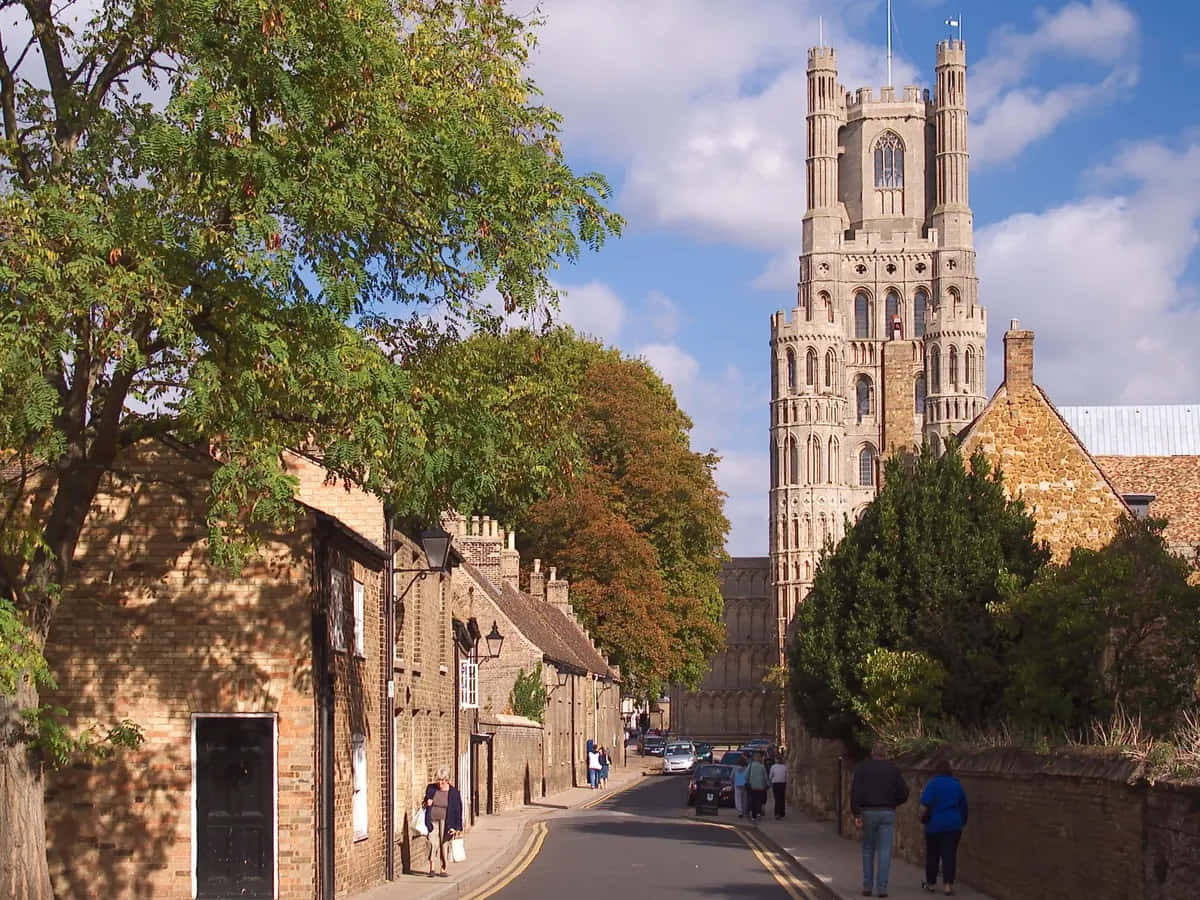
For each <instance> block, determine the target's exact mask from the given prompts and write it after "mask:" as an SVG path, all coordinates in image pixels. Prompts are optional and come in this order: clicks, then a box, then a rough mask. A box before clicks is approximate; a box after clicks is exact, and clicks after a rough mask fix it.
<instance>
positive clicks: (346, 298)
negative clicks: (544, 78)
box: [0, 0, 620, 897]
mask: <svg viewBox="0 0 1200 900" xmlns="http://www.w3.org/2000/svg"><path fill="white" fill-rule="evenodd" d="M0 10H3V14H4V23H3V39H2V43H0V126H2V128H3V139H2V140H0V464H2V470H3V472H4V474H5V479H4V481H3V491H2V495H0V516H3V518H2V519H0V634H2V635H4V636H5V641H6V646H5V647H3V648H0V665H4V664H7V665H8V666H9V667H10V673H9V674H10V675H11V676H12V677H6V678H0V684H3V683H6V682H7V683H8V684H11V685H12V687H13V690H12V691H6V692H4V694H3V695H0V835H3V838H2V839H0V885H3V888H0V890H3V891H4V892H5V893H6V895H8V896H16V897H43V896H49V893H50V885H49V880H48V875H47V867H46V861H45V844H44V831H43V821H42V819H43V812H42V798H41V780H40V773H39V767H38V761H37V760H36V759H34V758H32V757H31V756H30V754H29V753H28V752H27V746H28V745H27V740H26V739H27V736H28V735H27V732H26V729H27V721H28V720H27V719H26V718H25V717H24V716H23V715H22V712H23V711H27V710H31V709H36V708H37V707H38V692H37V682H36V678H34V677H31V675H33V674H36V673H39V671H40V670H39V668H38V664H37V663H38V657H39V654H40V650H41V647H42V646H43V644H44V641H45V639H46V636H47V633H48V632H49V630H50V628H51V627H52V623H53V620H54V616H55V611H56V608H57V598H58V597H59V596H60V595H61V592H62V591H63V590H64V589H67V588H69V586H70V584H71V578H72V564H73V558H74V554H75V547H76V543H77V542H78V540H79V537H80V534H81V530H82V528H83V525H84V522H85V520H86V517H87V514H88V510H89V509H90V507H91V504H92V500H93V498H94V496H95V493H96V490H97V487H98V485H99V484H100V482H101V479H102V478H104V476H105V474H106V473H107V472H109V471H110V470H111V469H112V466H113V464H114V460H116V459H117V457H118V455H119V454H120V452H121V450H122V448H124V447H127V446H129V445H131V444H132V443H134V442H137V441H139V440H141V439H144V438H147V437H152V436H164V437H171V438H174V439H178V440H182V441H187V442H195V441H201V440H203V441H207V442H209V443H210V444H211V445H213V446H214V447H215V448H216V449H217V450H218V451H219V455H218V458H219V459H220V460H221V463H222V464H221V467H220V468H219V469H218V471H217V473H216V476H215V477H214V479H213V482H212V491H211V498H210V537H211V539H212V540H211V546H212V549H213V552H214V554H215V555H216V557H217V558H218V559H219V560H221V561H223V562H225V563H228V564H231V565H237V564H238V563H239V561H240V560H241V559H242V558H243V557H244V554H245V552H246V551H247V550H248V549H250V548H252V547H253V543H254V536H255V534H256V533H257V531H258V529H260V528H261V527H263V526H265V525H278V524H281V523H284V522H286V521H287V520H288V518H289V516H290V515H291V514H292V512H293V510H294V506H293V502H292V485H291V483H290V482H289V480H288V478H287V476H286V475H285V473H284V471H283V469H282V466H281V462H280V453H281V451H282V450H283V449H284V448H286V447H289V446H295V445H297V444H301V443H303V444H306V445H310V446H316V447H319V448H320V450H321V452H322V454H323V456H324V462H325V464H326V466H327V467H328V468H330V469H331V470H332V471H333V472H334V473H336V474H337V475H339V476H344V477H347V478H351V479H353V480H355V481H358V482H359V483H361V484H364V485H365V486H367V487H368V488H369V489H371V490H373V491H376V492H377V493H379V494H380V495H382V496H385V497H386V498H387V499H388V500H389V501H390V502H391V503H392V504H393V505H394V506H396V507H397V508H399V509H402V510H408V511H414V510H421V511H424V512H426V513H427V514H428V513H430V512H432V511H434V510H437V509H439V508H440V507H442V505H443V504H445V503H447V502H459V503H462V504H471V503H474V502H475V496H476V495H477V494H479V493H486V492H488V491H491V490H492V489H493V488H494V487H495V486H496V485H507V486H508V489H509V492H510V493H511V492H512V490H516V487H515V485H516V482H517V480H519V479H517V478H514V477H513V473H514V472H518V473H519V472H520V471H521V470H522V469H525V468H526V467H527V464H528V463H529V462H530V457H528V456H526V455H525V454H524V453H523V451H522V449H521V440H520V437H521V434H522V433H523V432H522V431H521V429H520V425H521V422H522V421H523V420H522V419H521V418H520V417H519V416H517V417H516V422H515V427H513V428H510V427H509V426H510V425H512V424H513V416H512V415H511V414H510V413H506V414H504V415H501V416H499V417H494V418H490V417H489V415H488V412H487V410H485V409H481V408H479V407H478V406H472V404H470V403H467V402H464V403H457V402H450V403H442V404H440V405H439V404H436V403H434V402H433V399H432V398H431V397H430V396H428V395H423V394H422V392H421V390H420V385H419V384H417V383H415V382H414V380H413V378H412V376H411V375H410V374H409V372H408V371H406V369H405V368H404V367H403V366H401V365H396V363H403V362H405V361H406V360H407V359H409V358H410V357H411V356H412V355H413V354H414V353H415V352H419V351H420V349H421V348H422V347H424V346H426V345H428V344H434V345H436V344H437V343H439V342H440V341H442V340H444V339H445V335H446V329H445V328H431V327H430V326H429V324H428V323H430V322H448V323H450V324H451V326H453V324H454V323H461V322H464V321H469V322H471V323H473V324H474V325H475V326H476V327H484V328H486V327H488V326H489V325H491V324H493V322H494V319H495V313H496V311H494V310H491V309H489V308H487V307H485V306H481V305H480V304H479V303H478V302H477V298H478V296H479V295H480V293H481V291H482V290H483V289H484V288H485V287H486V286H488V285H494V286H495V287H496V289H497V291H498V293H499V295H500V297H501V298H502V302H503V307H504V309H503V311H504V312H505V313H521V312H532V311H534V310H539V311H540V310H542V309H544V308H545V306H546V305H547V304H549V303H552V301H553V296H554V292H553V290H552V287H551V285H550V283H549V281H548V278H547V271H548V269H549V268H550V267H551V266H552V265H554V264H556V261H558V260H562V259H571V258H573V257H575V256H576V255H577V254H578V253H580V252H581V251H582V250H584V249H586V248H594V247H596V246H598V245H599V244H600V243H601V242H602V241H603V240H604V238H605V236H606V235H607V234H609V233H610V232H611V231H612V230H614V229H616V228H618V227H619V225H620V220H619V219H618V218H616V217H614V216H612V215H611V214H610V213H609V212H608V211H607V210H606V208H605V206H604V199H605V197H606V196H607V186H606V185H605V183H604V181H603V179H601V178H600V177H598V176H583V177H580V176H577V175H576V174H574V173H573V172H572V171H571V170H570V168H569V167H568V166H567V165H566V164H565V162H564V160H563V157H562V153H561V149H560V147H559V144H558V140H557V136H556V133H557V129H558V125H559V119H558V116H557V115H556V114H555V113H554V111H553V110H551V109H549V108H547V107H545V106H543V105H541V104H540V103H539V102H537V99H536V97H535V96H534V95H535V93H536V92H535V90H534V87H533V85H532V84H531V83H530V82H529V81H528V78H527V74H526V70H525V64H526V61H527V59H528V54H529V50H530V47H531V46H532V44H533V33H532V31H531V27H532V26H531V24H530V23H529V22H528V21H525V20H523V19H520V18H518V17H515V16H512V15H509V14H508V13H507V12H506V10H505V8H504V5H503V4H501V3H498V2H494V0H439V2H427V0H278V2H264V0H153V2H151V0H101V2H96V3H91V4H86V5H76V4H72V3H65V4H51V3H48V2H42V0H22V2H4V3H0ZM78 10H83V13H82V15H83V18H82V20H80V21H76V20H75V17H76V16H77V15H78ZM435 308H436V309H437V311H438V312H439V315H438V316H437V317H429V316H428V313H429V312H431V311H433V310H434V309H435ZM413 314H417V315H418V319H416V320H414V319H413V318H412V315H413ZM464 412H465V413H466V416H467V418H466V420H465V421H466V422H467V423H468V424H469V430H471V431H472V432H473V433H474V434H475V436H476V437H477V436H478V434H479V433H480V432H481V431H486V430H487V429H489V428H491V427H492V426H495V430H494V431H491V432H489V433H490V434H491V435H492V436H493V437H494V440H493V441H492V443H494V444H495V445H496V446H497V447H498V449H499V450H500V451H501V452H497V453H495V454H494V455H493V456H491V457H489V458H478V459H475V460H474V461H473V462H472V463H470V465H475V466H477V467H478V468H479V471H478V472H477V474H476V475H475V476H474V477H473V478H471V479H463V478H457V479H455V478H447V477H444V476H446V475H447V473H451V472H461V471H463V470H465V469H467V468H468V465H469V464H468V461H467V460H464V459H451V458H450V453H452V452H458V451H461V450H462V448H464V447H468V446H470V445H471V444H472V442H473V441H472V440H471V439H468V438H467V437H465V436H463V434H462V431H463V430H468V429H466V428H465V426H464V419H462V418H459V415H460V414H462V413H464ZM497 435H500V436H498V437H497ZM504 435H507V437H504ZM440 439H445V443H444V445H443V446H442V447H441V448H440V449H439V448H438V446H437V442H438V440H440ZM447 447H449V448H452V449H450V450H447V449H446V448H447ZM532 459H533V465H534V466H535V467H536V466H537V465H542V464H543V463H542V462H540V461H539V460H541V459H542V458H541V457H539V456H538V455H537V454H536V453H535V454H534V456H533V457H532ZM505 467H508V468H507V469H506V468H505ZM414 473H418V474H419V476H420V477H413V476H414ZM34 487H37V489H39V490H42V491H44V492H45V498H46V504H45V513H44V514H38V515H33V516H30V515H29V514H28V512H27V511H28V509H29V504H28V502H27V501H28V498H29V492H30V491H31V490H33V489H34ZM13 667H15V669H14V668H13ZM42 676H43V677H45V673H44V672H42Z"/></svg>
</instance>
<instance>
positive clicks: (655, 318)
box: [645, 290, 680, 340]
mask: <svg viewBox="0 0 1200 900" xmlns="http://www.w3.org/2000/svg"><path fill="white" fill-rule="evenodd" d="M645 306H646V314H645V319H646V324H647V325H648V326H649V328H650V330H651V331H652V332H653V333H654V334H655V335H657V336H658V337H660V338H663V339H664V340H671V339H672V338H674V337H675V333H676V332H677V331H679V315H680V314H679V304H677V303H676V302H675V301H674V300H672V299H671V298H670V297H668V296H667V295H666V294H664V293H663V292H662V291H658V290H654V291H650V293H648V294H647V295H646V301H645Z"/></svg>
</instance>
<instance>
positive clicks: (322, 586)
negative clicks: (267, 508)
mask: <svg viewBox="0 0 1200 900" xmlns="http://www.w3.org/2000/svg"><path fill="white" fill-rule="evenodd" d="M314 544H315V546H314V548H313V556H314V559H313V570H314V571H315V572H316V576H317V583H316V585H315V590H314V594H315V597H314V599H315V601H316V602H314V603H313V617H312V634H313V674H314V676H315V681H316V685H315V687H316V707H317V708H316V719H317V722H316V725H317V729H316V731H317V734H316V737H317V740H316V748H315V749H316V757H317V783H316V797H315V798H314V799H315V800H316V806H317V817H316V819H317V821H316V832H317V834H316V839H317V870H318V874H319V880H318V883H317V896H318V898H319V900H333V896H334V893H333V890H334V888H333V886H334V878H333V866H334V858H335V856H334V833H335V832H334V808H333V802H334V791H333V789H334V772H333V768H334V767H333V673H332V672H331V671H330V667H329V591H328V585H329V546H328V538H327V536H326V533H325V529H324V527H323V526H321V525H318V527H317V533H316V540H315V542H314Z"/></svg>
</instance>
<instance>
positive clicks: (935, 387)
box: [929, 344, 942, 394]
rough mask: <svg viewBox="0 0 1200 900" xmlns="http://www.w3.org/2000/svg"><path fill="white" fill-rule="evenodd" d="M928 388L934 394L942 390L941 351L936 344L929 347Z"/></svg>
mask: <svg viewBox="0 0 1200 900" xmlns="http://www.w3.org/2000/svg"><path fill="white" fill-rule="evenodd" d="M929 389H930V390H931V391H933V392H934V393H935V394H940V393H941V392H942V353H941V351H940V350H938V348H937V344H934V345H933V346H932V347H931V348H929Z"/></svg>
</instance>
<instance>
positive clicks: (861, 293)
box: [770, 40, 987, 656]
mask: <svg viewBox="0 0 1200 900" xmlns="http://www.w3.org/2000/svg"><path fill="white" fill-rule="evenodd" d="M966 78H967V55H966V47H965V45H964V44H963V42H962V41H961V40H947V41H943V42H941V43H940V44H938V46H937V83H936V88H935V93H934V96H933V97H932V98H931V97H930V96H929V91H928V90H926V91H924V92H922V91H921V90H920V89H919V88H917V87H906V88H904V89H903V91H902V92H901V93H900V94H899V95H897V91H896V89H895V88H893V87H885V88H883V89H882V92H881V94H880V96H879V97H874V96H872V92H871V90H870V89H869V88H860V89H858V90H857V91H855V92H853V93H848V92H846V90H845V89H844V88H843V87H842V86H841V85H839V84H838V83H837V56H836V54H835V52H834V51H833V49H832V48H830V47H815V48H813V49H811V50H809V53H808V117H807V122H808V156H807V175H808V210H807V212H805V214H804V219H803V251H802V253H801V256H800V280H799V285H798V288H799V290H798V294H797V302H796V307H795V308H794V309H792V310H791V311H790V312H787V313H785V312H779V313H775V314H774V315H772V316H771V373H772V379H771V384H772V393H771V448H770V449H771V490H770V569H771V584H772V594H773V598H774V605H775V615H776V621H777V625H778V627H777V630H776V635H777V638H778V650H779V652H780V654H781V656H782V652H783V648H784V642H785V639H786V632H787V625H788V623H790V622H791V620H792V617H793V615H794V613H795V610H796V606H797V604H798V603H800V602H801V601H802V600H803V598H804V597H805V595H806V594H807V593H808V591H809V589H810V587H811V585H812V577H813V571H814V570H815V568H816V564H817V559H818V558H819V556H820V552H821V548H822V546H823V545H824V543H825V541H827V540H829V541H832V542H834V543H836V542H837V541H838V540H839V539H840V538H841V537H842V534H843V533H844V529H845V521H846V520H847V519H849V520H851V521H853V520H854V519H855V518H857V516H858V515H859V514H860V512H861V510H862V508H863V507H864V506H865V505H866V504H867V503H868V502H870V500H871V499H872V498H873V497H874V496H875V491H876V489H877V487H878V484H879V476H880V459H881V457H882V456H886V455H887V454H889V453H891V452H894V451H896V450H900V449H904V448H907V447H911V446H914V445H917V444H920V443H921V441H922V440H927V441H929V442H931V443H932V444H933V445H934V447H935V448H937V449H940V447H941V446H943V445H944V442H945V439H946V437H947V436H949V435H951V434H955V433H957V432H959V431H961V430H962V429H963V428H964V427H965V426H966V425H967V423H969V422H970V421H971V420H972V419H973V418H974V417H975V415H976V414H977V413H978V412H980V411H981V410H982V409H983V406H984V402H985V394H984V380H985V379H984V371H985V368H984V347H985V344H986V339H987V316H986V313H985V311H984V309H983V307H982V306H980V305H979V297H978V283H977V280H976V277H975V250H974V238H973V234H972V231H973V228H972V217H971V207H970V205H969V200H968V194H967V93H966Z"/></svg>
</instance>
